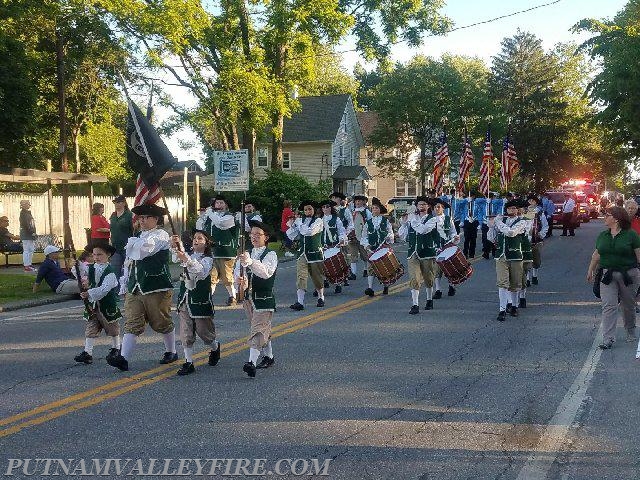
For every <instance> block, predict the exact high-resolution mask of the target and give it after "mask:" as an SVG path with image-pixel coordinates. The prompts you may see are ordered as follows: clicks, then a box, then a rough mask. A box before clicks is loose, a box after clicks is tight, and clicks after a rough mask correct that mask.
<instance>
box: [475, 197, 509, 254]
mask: <svg viewBox="0 0 640 480" xmlns="http://www.w3.org/2000/svg"><path fill="white" fill-rule="evenodd" d="M487 204H488V205H487ZM479 208H482V211H480V210H478V213H479V214H481V215H482V216H483V218H484V220H482V221H481V222H480V224H481V225H482V258H484V259H487V260H488V259H489V253H491V255H492V256H493V258H496V246H495V244H494V243H493V242H491V241H489V240H488V239H487V232H488V231H489V219H488V217H487V210H488V211H489V215H491V216H495V215H502V212H503V210H504V202H503V199H502V198H498V197H497V196H496V194H495V193H494V192H490V193H489V198H487V199H484V204H483V206H482V207H480V206H478V209H479Z"/></svg>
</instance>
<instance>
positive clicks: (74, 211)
mask: <svg viewBox="0 0 640 480" xmlns="http://www.w3.org/2000/svg"><path fill="white" fill-rule="evenodd" d="M21 200H29V201H30V202H31V213H32V215H33V218H34V220H35V222H36V232H37V233H38V234H52V235H56V236H59V237H60V239H62V229H63V221H62V197H61V196H54V197H53V201H52V204H51V206H49V200H48V198H47V194H46V193H43V194H41V195H33V194H20V193H2V194H0V216H3V215H6V216H7V217H8V218H9V232H11V233H13V234H14V235H19V233H20V221H19V217H20V201H21ZM93 201H94V202H95V203H102V204H103V205H104V216H105V217H107V219H108V218H109V216H110V215H111V214H112V213H113V211H114V210H115V209H114V207H113V196H110V197H99V196H98V197H94V199H93ZM127 204H128V205H129V206H132V205H133V198H132V197H129V198H127ZM167 205H168V206H169V212H170V213H171V216H172V218H173V221H174V224H175V227H176V229H177V230H178V231H179V232H181V231H182V230H184V225H185V222H184V209H183V208H182V199H180V198H178V197H167ZM49 207H51V216H52V225H51V228H49ZM69 217H70V218H69V226H70V227H71V235H72V236H73V242H74V244H75V246H76V248H78V249H80V248H83V247H84V246H85V245H86V243H87V236H86V233H85V228H90V227H91V206H90V205H89V198H88V197H80V196H70V197H69ZM165 228H166V229H167V231H169V232H170V227H169V222H166V224H165Z"/></svg>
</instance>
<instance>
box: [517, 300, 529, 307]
mask: <svg viewBox="0 0 640 480" xmlns="http://www.w3.org/2000/svg"><path fill="white" fill-rule="evenodd" d="M518 308H527V299H526V298H521V299H520V301H519V302H518Z"/></svg>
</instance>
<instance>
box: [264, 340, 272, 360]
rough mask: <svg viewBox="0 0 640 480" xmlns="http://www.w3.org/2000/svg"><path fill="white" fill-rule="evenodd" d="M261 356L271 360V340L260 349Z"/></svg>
mask: <svg viewBox="0 0 640 480" xmlns="http://www.w3.org/2000/svg"><path fill="white" fill-rule="evenodd" d="M262 354H263V355H264V356H265V357H269V358H273V348H272V347H271V340H269V341H268V342H267V344H266V345H265V346H264V347H262Z"/></svg>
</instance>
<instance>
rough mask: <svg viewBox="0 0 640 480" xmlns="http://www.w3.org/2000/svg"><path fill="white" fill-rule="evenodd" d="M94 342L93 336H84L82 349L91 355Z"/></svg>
mask: <svg viewBox="0 0 640 480" xmlns="http://www.w3.org/2000/svg"><path fill="white" fill-rule="evenodd" d="M94 342H95V338H88V337H87V338H85V339H84V351H85V352H87V353H88V354H89V355H93V344H94Z"/></svg>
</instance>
